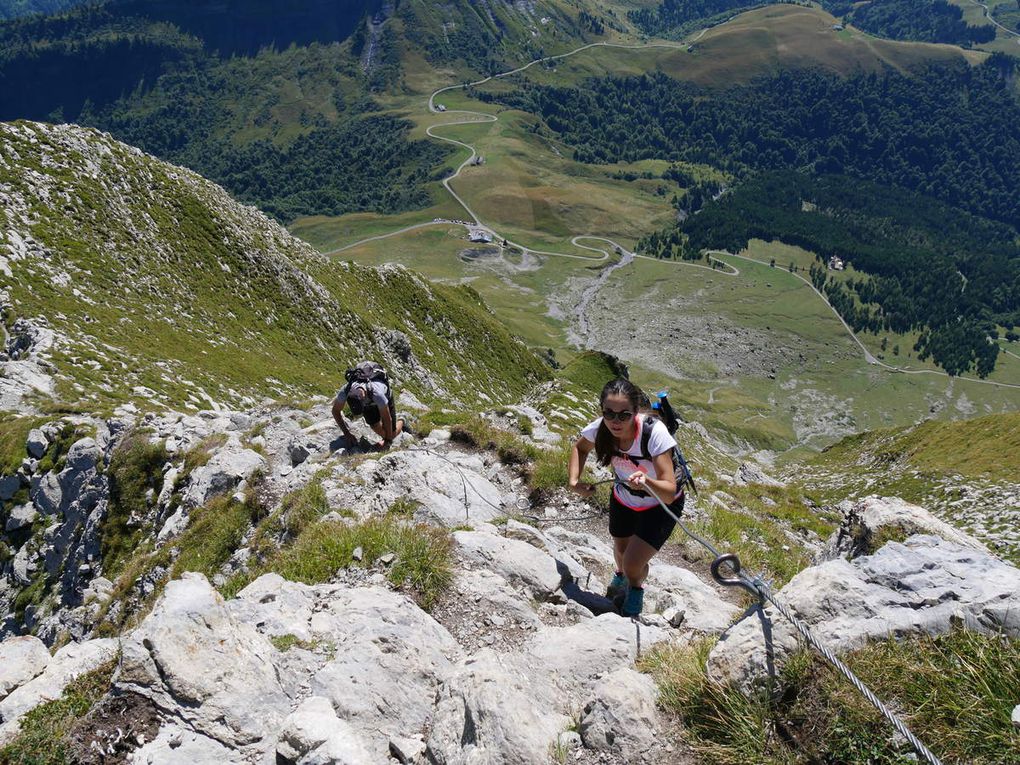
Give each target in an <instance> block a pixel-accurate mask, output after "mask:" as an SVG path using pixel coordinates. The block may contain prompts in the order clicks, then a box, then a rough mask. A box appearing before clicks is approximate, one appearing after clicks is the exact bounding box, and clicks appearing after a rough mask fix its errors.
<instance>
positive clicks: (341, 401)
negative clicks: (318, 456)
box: [333, 361, 404, 449]
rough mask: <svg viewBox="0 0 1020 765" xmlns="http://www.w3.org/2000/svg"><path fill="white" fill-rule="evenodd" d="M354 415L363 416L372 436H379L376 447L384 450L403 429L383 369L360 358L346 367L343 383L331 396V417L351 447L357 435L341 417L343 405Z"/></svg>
mask: <svg viewBox="0 0 1020 765" xmlns="http://www.w3.org/2000/svg"><path fill="white" fill-rule="evenodd" d="M345 404H346V405H347V407H348V408H349V409H350V410H351V414H352V415H353V416H355V417H364V418H365V422H366V423H367V424H368V426H369V427H371V428H372V430H374V431H375V433H376V435H378V436H379V437H380V438H382V441H380V442H379V443H378V444H376V446H377V447H378V448H380V449H385V448H386V447H388V446H389V445H390V444H391V443H392V442H393V439H394V438H396V437H397V436H398V435H400V434H401V433H403V432H404V419H403V418H399V419H398V418H397V410H396V404H395V403H394V400H393V391H392V390H391V389H390V383H389V380H388V379H387V377H386V372H385V370H384V369H383V368H382V367H381V366H380V365H379V364H377V363H375V362H374V361H363V362H361V363H360V364H358V366H356V367H355V368H354V369H349V370H347V384H346V385H345V386H344V387H342V388H341V389H340V390H339V391H338V392H337V394H336V398H335V399H333V419H334V420H336V424H337V425H339V426H340V430H342V431H343V433H344V441H345V442H346V443H347V445H348V446H354V444H355V443H357V438H355V436H354V434H353V433H351V429H350V428H349V427H348V426H347V422H346V420H344V415H343V412H344V405H345Z"/></svg>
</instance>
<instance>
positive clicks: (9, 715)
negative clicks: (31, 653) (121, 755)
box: [0, 639, 117, 744]
mask: <svg viewBox="0 0 1020 765" xmlns="http://www.w3.org/2000/svg"><path fill="white" fill-rule="evenodd" d="M116 655H117V641H116V640H113V639H101V640H89V641H87V642H85V643H71V644H69V645H66V646H64V647H63V648H61V649H60V650H59V651H57V653H56V654H55V655H54V656H53V658H52V659H50V661H49V663H48V664H47V665H46V669H44V670H43V671H42V673H41V674H40V675H38V676H37V677H36V678H35V679H33V680H30V681H28V682H27V683H25V684H24V685H22V686H20V687H19V688H17V689H16V690H14V691H12V692H11V693H10V695H9V696H7V698H5V699H4V700H3V701H0V720H3V725H0V744H2V743H3V742H5V741H7V740H8V739H9V738H10V737H11V736H13V735H14V734H15V733H17V731H18V725H19V723H20V721H21V718H22V716H23V715H24V714H25V713H26V712H28V711H29V710H31V709H35V708H36V707H37V706H38V705H39V704H42V703H43V702H44V701H52V700H54V699H59V698H60V696H61V694H62V693H63V692H64V688H66V687H67V684H68V683H70V682H71V681H72V680H74V679H75V678H77V677H78V676H80V675H83V674H85V673H86V672H91V671H92V670H93V669H96V668H97V667H99V666H100V665H102V664H103V663H104V662H107V661H110V660H111V659H112V658H114V657H115V656H116Z"/></svg>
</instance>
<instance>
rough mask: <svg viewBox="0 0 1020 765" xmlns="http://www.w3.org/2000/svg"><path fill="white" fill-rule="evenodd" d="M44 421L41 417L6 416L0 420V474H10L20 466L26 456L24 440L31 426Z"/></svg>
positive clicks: (35, 426)
mask: <svg viewBox="0 0 1020 765" xmlns="http://www.w3.org/2000/svg"><path fill="white" fill-rule="evenodd" d="M45 423H46V419H45V418H43V417H13V416H10V415H8V416H6V417H5V418H4V419H2V420H0V474H2V475H12V474H14V473H16V472H17V470H18V468H19V467H21V461H22V460H23V459H25V458H26V457H27V456H28V450H27V449H26V448H25V442H26V441H28V434H29V431H31V430H32V428H38V427H41V426H42V425H44V424H45Z"/></svg>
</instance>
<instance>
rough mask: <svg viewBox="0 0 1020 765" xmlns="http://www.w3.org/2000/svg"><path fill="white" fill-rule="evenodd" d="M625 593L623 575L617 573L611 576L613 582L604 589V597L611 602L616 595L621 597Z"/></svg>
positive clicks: (624, 578)
mask: <svg viewBox="0 0 1020 765" xmlns="http://www.w3.org/2000/svg"><path fill="white" fill-rule="evenodd" d="M626 592H627V577H625V576H624V575H623V574H620V573H617V574H614V575H613V580H612V581H611V582H610V583H609V586H608V587H606V597H607V598H609V599H610V600H612V599H613V598H615V597H616V596H617V595H623V594H624V593H626Z"/></svg>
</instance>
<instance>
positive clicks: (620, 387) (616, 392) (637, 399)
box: [595, 377, 648, 465]
mask: <svg viewBox="0 0 1020 765" xmlns="http://www.w3.org/2000/svg"><path fill="white" fill-rule="evenodd" d="M610 396H626V397H627V401H628V403H629V404H630V410H631V411H632V412H634V414H635V415H636V414H637V413H638V412H639V411H640V410H641V409H647V408H648V397H647V396H645V394H644V392H643V391H642V390H641V389H640V388H639V387H637V386H636V385H635V384H634V383H632V382H631V381H630V380H628V379H627V378H625V377H617V378H616V379H615V380H610V381H609V382H607V383H606V385H605V387H604V388H603V389H602V394H601V395H600V396H599V409H604V408H605V406H606V399H607V398H609V397H610ZM616 453H617V448H616V439H615V438H614V437H613V434H612V433H610V432H609V428H608V427H607V426H606V422H605V420H603V421H602V422H601V423H600V424H599V430H598V432H597V433H596V434H595V456H596V457H597V458H598V463H599V464H600V465H608V464H609V461H610V460H611V459H613V457H615V456H616Z"/></svg>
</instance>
